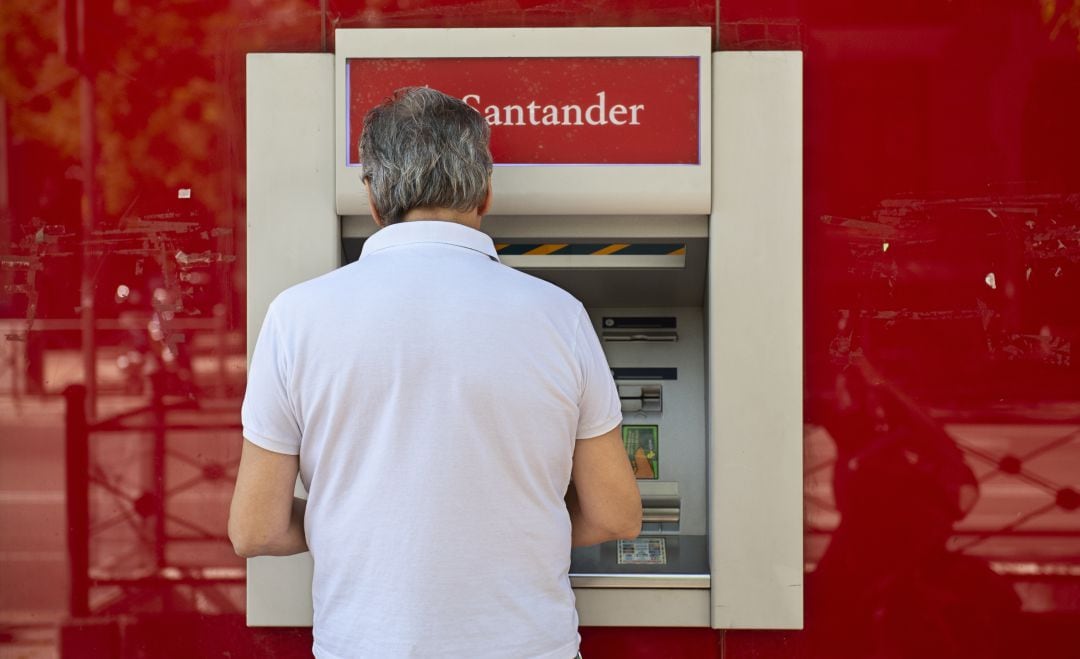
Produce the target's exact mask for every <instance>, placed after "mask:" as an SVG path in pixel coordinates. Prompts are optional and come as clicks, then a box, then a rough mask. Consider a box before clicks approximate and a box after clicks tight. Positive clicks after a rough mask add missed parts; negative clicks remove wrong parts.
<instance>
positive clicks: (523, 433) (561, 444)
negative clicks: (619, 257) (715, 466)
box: [243, 221, 622, 659]
mask: <svg viewBox="0 0 1080 659" xmlns="http://www.w3.org/2000/svg"><path fill="white" fill-rule="evenodd" d="M621 421H622V414H621V411H620V405H619V396H618V392H617V390H616V387H615V384H614V382H613V380H612V377H611V372H610V370H609V369H608V365H607V362H606V360H605V359H604V355H603V352H602V351H601V348H600V343H599V341H598V340H597V337H596V332H595V330H594V329H593V327H592V324H591V322H590V321H589V318H588V316H587V315H586V313H585V310H584V309H583V307H582V306H581V303H579V302H578V301H577V300H575V299H574V298H573V297H572V296H570V295H569V294H568V293H566V292H565V291H563V290H561V289H559V288H557V287H555V286H553V285H551V284H548V283H547V282H544V281H541V280H539V279H536V278H534V277H531V276H529V275H525V274H523V273H520V272H517V271H515V270H513V269H512V268H509V267H507V266H504V265H502V264H500V263H499V261H498V257H497V256H496V253H495V249H494V245H493V244H492V242H491V239H490V238H488V237H487V236H486V235H485V234H483V233H481V232H479V231H475V230H473V229H470V228H468V227H466V226H464V225H460V224H456V223H451V222H437V221H411V222H405V223H401V224H395V225H391V226H389V227H387V228H384V229H381V230H380V231H378V232H377V233H376V234H375V235H374V236H372V237H371V238H369V239H368V240H367V242H366V243H365V244H364V249H363V252H362V254H361V257H360V259H359V260H358V261H357V262H356V263H353V264H351V265H348V266H346V267H343V268H340V269H338V270H335V271H334V272H332V273H330V274H327V275H325V276H322V277H319V278H317V279H313V280H311V281H308V282H305V283H303V284H300V285H298V286H295V287H293V288H290V289H289V290H287V291H285V292H284V293H282V294H281V295H280V296H278V298H277V299H276V300H274V302H273V303H272V304H271V305H270V309H269V311H268V312H267V315H266V320H265V321H264V322H263V326H262V331H261V333H260V335H259V340H258V343H257V344H256V346H255V352H254V355H253V357H252V361H251V365H250V371H249V374H248V389H247V396H246V398H245V399H244V405H243V425H244V437H246V438H247V439H248V440H249V441H251V442H253V443H255V444H257V445H259V446H261V447H263V448H265V449H269V450H271V451H277V452H279V453H288V454H299V455H300V476H301V478H302V480H303V482H304V485H305V486H306V487H307V490H308V504H307V515H306V525H305V532H306V535H307V541H308V546H309V547H310V549H311V553H312V555H313V557H314V562H315V577H314V581H313V583H312V596H313V600H314V605H315V624H314V635H315V645H314V648H313V650H314V653H315V655H316V656H317V657H320V658H327V659H330V658H346V657H349V658H352V657H377V658H378V659H393V658H396V657H455V658H458V657H462V658H463V657H468V658H470V659H479V658H483V657H491V658H492V659H507V658H514V659H518V658H525V657H535V658H544V659H548V658H550V659H570V658H571V657H573V656H574V655H575V653H576V652H577V650H578V641H579V638H578V634H577V623H578V620H577V613H576V611H575V609H574V595H573V592H572V591H571V589H570V581H569V577H568V571H569V568H570V519H569V515H568V513H567V511H566V506H565V504H564V503H563V496H564V494H565V492H566V488H567V484H568V483H569V480H570V465H571V458H572V455H573V451H574V442H575V440H576V439H579V438H588V437H595V436H598V435H602V434H604V433H606V432H608V431H609V430H611V429H613V428H615V427H616V426H617V425H618V424H619V423H620V422H621Z"/></svg>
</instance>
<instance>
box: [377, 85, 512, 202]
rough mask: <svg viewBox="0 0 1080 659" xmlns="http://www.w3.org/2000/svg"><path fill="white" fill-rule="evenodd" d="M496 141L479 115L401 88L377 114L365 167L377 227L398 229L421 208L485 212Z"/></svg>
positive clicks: (428, 92)
mask: <svg viewBox="0 0 1080 659" xmlns="http://www.w3.org/2000/svg"><path fill="white" fill-rule="evenodd" d="M490 135H491V129H490V128H489V127H488V125H487V122H486V121H484V118H483V117H482V116H480V113H479V112H477V111H476V110H474V109H472V108H471V107H469V106H468V105H467V104H465V102H463V101H460V100H458V99H456V98H454V97H452V96H447V95H446V94H444V93H442V92H440V91H436V90H434V89H429V88H427V87H407V88H405V89H399V90H398V91H397V92H395V93H394V97H393V98H392V99H389V100H387V101H385V102H384V103H382V104H381V105H379V106H377V107H375V108H373V109H372V110H371V111H370V112H368V113H367V115H366V116H365V117H364V131H363V133H362V134H361V136H360V161H361V162H362V163H363V168H364V183H365V184H366V185H367V188H368V195H369V197H370V200H371V207H372V212H373V213H374V214H375V217H376V221H380V224H394V223H396V222H401V221H402V220H404V219H405V216H406V215H407V214H408V213H409V212H410V211H414V210H418V209H420V210H424V211H453V212H456V213H466V214H468V213H474V212H477V211H478V214H480V215H482V214H483V213H484V212H486V210H487V205H488V203H489V184H490V177H491V153H490V151H489V150H488V142H489V140H490Z"/></svg>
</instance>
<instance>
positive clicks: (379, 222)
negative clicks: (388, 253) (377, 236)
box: [364, 180, 386, 229]
mask: <svg viewBox="0 0 1080 659" xmlns="http://www.w3.org/2000/svg"><path fill="white" fill-rule="evenodd" d="M364 190H366V191H367V205H368V210H370V211H371V219H373V220H375V226H377V227H379V228H380V229H381V228H383V227H384V226H386V223H385V222H383V219H382V217H381V216H380V215H379V211H378V210H377V209H376V208H375V202H374V201H372V199H371V184H370V183H368V182H367V181H366V180H365V181H364Z"/></svg>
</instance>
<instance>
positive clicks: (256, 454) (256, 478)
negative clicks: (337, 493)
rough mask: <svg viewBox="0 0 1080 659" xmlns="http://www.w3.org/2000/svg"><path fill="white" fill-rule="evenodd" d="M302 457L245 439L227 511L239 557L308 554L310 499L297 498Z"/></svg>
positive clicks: (234, 547) (233, 542)
mask: <svg viewBox="0 0 1080 659" xmlns="http://www.w3.org/2000/svg"><path fill="white" fill-rule="evenodd" d="M299 468H300V458H299V456H295V455H285V454H283V453H275V452H273V451H268V450H266V449H264V448H261V447H259V446H256V445H255V444H252V443H251V442H249V441H248V440H246V439H245V440H244V449H243V452H242V453H241V454H240V468H239V469H238V470H237V473H236V489H235V490H234V491H233V499H232V507H231V508H230V510H229V540H231V541H232V544H233V549H234V550H235V551H236V553H237V555H239V556H244V557H248V558H250V557H252V556H288V555H290V554H299V553H301V552H305V551H307V550H308V546H307V539H306V538H305V537H304V511H305V510H306V508H307V501H306V500H304V499H300V498H297V497H294V496H293V489H294V488H295V486H296V474H297V472H298V470H299Z"/></svg>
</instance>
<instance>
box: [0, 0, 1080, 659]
mask: <svg viewBox="0 0 1080 659" xmlns="http://www.w3.org/2000/svg"><path fill="white" fill-rule="evenodd" d="M85 4H86V6H85V11H84V12H80V11H78V8H79V5H80V2H78V0H74V1H73V2H69V3H59V2H57V0H13V1H10V2H4V3H0V33H2V36H3V41H2V43H3V55H2V56H0V173H2V175H0V246H2V247H0V266H2V267H0V285H2V289H0V290H2V292H0V324H2V325H3V332H0V337H2V339H3V340H2V341H0V584H2V585H0V651H2V652H3V653H4V654H9V653H10V654H12V655H13V656H56V655H57V654H62V655H63V656H65V657H81V656H87V657H105V656H107V657H144V656H150V657H174V656H175V657H192V656H207V657H217V656H234V657H235V656H278V657H291V656H296V657H300V656H307V654H308V652H309V648H310V632H309V631H308V630H305V629H277V630H253V629H248V628H246V627H245V626H244V622H243V617H242V613H243V609H244V597H243V595H244V589H243V562H242V561H241V560H240V559H237V558H236V557H235V556H233V555H232V552H231V551H230V549H229V547H228V545H227V543H226V542H225V541H224V531H225V507H226V505H227V502H228V498H229V495H230V493H231V479H232V475H233V470H234V469H235V461H236V459H237V457H238V453H239V442H240V439H239V433H238V430H237V428H236V423H237V414H236V412H237V410H238V402H239V396H240V395H241V393H242V390H243V386H244V354H245V346H244V339H243V336H244V327H243V319H244V303H243V299H244V290H245V285H246V282H245V281H244V275H243V273H244V224H245V222H244V208H245V200H244V197H243V195H244V171H245V163H244V153H245V145H244V53H246V52H249V51H297V52H316V51H321V50H324V49H332V47H333V29H334V28H335V27H339V26H340V27H410V26H417V27H419V26H441V27H455V26H560V25H566V26H571V25H573V26H589V25H595V26H612V25H616V26H617V25H708V26H713V27H714V34H715V47H716V48H718V49H800V50H802V51H803V52H804V54H805V97H804V100H805V124H804V126H805V158H804V165H805V206H804V208H805V216H804V235H805V245H806V270H805V282H806V283H805V291H804V293H805V294H804V300H805V314H806V318H805V339H806V363H805V368H806V392H805V393H806V403H807V404H806V435H805V436H806V494H805V506H806V555H807V572H808V578H807V599H806V612H807V629H806V631H800V632H775V631H754V632H749V631H742V632H727V633H720V632H713V631H709V630H677V629H668V630H642V629H585V630H583V631H582V636H583V650H584V653H585V655H586V656H587V657H589V659H598V658H604V657H643V658H644V657H720V656H725V657H733V658H736V659H741V658H747V659H748V658H774V657H775V658H780V657H827V658H833V657H1040V658H1043V657H1049V658H1055V657H1061V658H1064V657H1075V656H1077V654H1076V653H1077V648H1078V647H1080V631H1078V630H1080V513H1078V512H1077V509H1078V507H1080V496H1078V495H1077V492H1076V488H1077V487H1078V486H1080V482H1078V481H1080V476H1078V474H1080V366H1078V356H1077V351H1078V350H1080V347H1078V345H1080V343H1078V342H1080V304H1078V301H1080V121H1078V117H1080V33H1078V29H1080V2H1078V1H1077V0H1055V1H1053V2H1052V1H1051V0H1024V1H1020V0H1008V1H1006V0H990V1H983V2H975V1H974V0H954V1H953V2H948V3H943V2H937V1H934V2H931V1H929V0H915V1H914V2H891V3H872V2H871V3H867V2H861V3H856V2H847V1H842V0H815V1H812V2H793V1H792V0H768V1H766V2H758V1H751V0H727V1H726V2H723V3H718V4H719V6H720V10H719V12H718V10H717V6H718V4H717V3H713V2H703V1H697V0H683V1H675V0H668V1H664V2H649V3H643V2H629V1H626V0H622V1H617V0H607V1H604V0H597V1H595V2H586V3H581V2H570V1H568V0H553V1H545V2H540V1H536V0H529V1H518V2H510V1H509V0H491V1H488V2H470V1H467V0H444V1H440V2H427V3H417V2H405V1H397V2H384V3H360V2H355V1H350V2H341V1H335V0H330V2H326V3H320V2H316V1H315V0H264V1H262V2H254V1H253V0H239V1H236V2H230V3H210V2H183V3H181V2H163V3H153V6H148V5H146V3H134V2H113V3H97V2H89V1H87V2H86V3H85ZM323 7H325V9H324V8H323ZM80 16H84V18H82V19H80ZM764 248H766V249H767V246H764ZM748 284H749V285H752V282H748ZM72 384H84V385H86V386H87V391H88V393H90V394H92V399H93V401H94V403H93V407H94V409H95V417H94V418H92V419H90V420H89V421H85V420H84V419H82V418H81V417H80V416H79V415H77V414H71V415H66V413H65V410H66V409H68V407H69V405H67V403H77V399H76V397H77V395H78V392H79V390H78V389H68V387H69V385H72ZM65 390H66V391H68V396H69V398H68V399H65V396H64V393H63V392H64V391H65ZM70 407H71V409H78V405H73V406H70ZM81 448H85V449H86V451H85V454H82V453H81V452H80V450H81ZM66 465H71V467H70V468H66ZM69 493H71V494H69Z"/></svg>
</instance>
